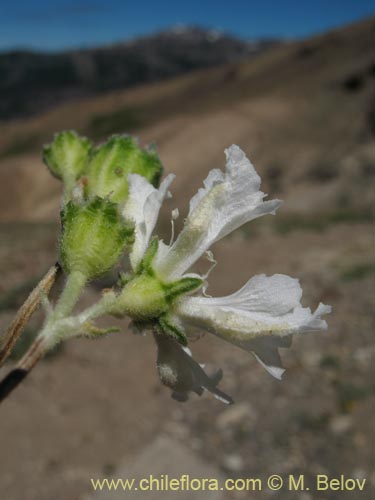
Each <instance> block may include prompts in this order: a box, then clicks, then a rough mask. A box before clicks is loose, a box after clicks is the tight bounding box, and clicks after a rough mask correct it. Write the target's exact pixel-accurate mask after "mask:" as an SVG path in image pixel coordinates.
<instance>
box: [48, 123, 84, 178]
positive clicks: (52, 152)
mask: <svg viewBox="0 0 375 500" xmlns="http://www.w3.org/2000/svg"><path fill="white" fill-rule="evenodd" d="M91 148H92V144H91V142H90V141H89V140H88V139H86V138H85V137H79V136H78V135H77V134H76V133H75V132H74V131H72V130H66V131H64V132H60V133H58V134H56V135H55V137H54V139H53V142H52V143H51V144H48V145H47V146H44V149H43V161H44V163H45V164H46V165H47V167H48V168H49V170H50V171H51V173H52V175H54V176H55V177H57V178H58V179H61V180H63V181H64V183H65V184H67V185H68V186H69V187H72V185H73V184H74V182H75V181H76V180H77V179H78V178H79V177H81V175H82V174H83V173H84V171H85V168H86V166H87V163H88V160H89V156H90V152H91Z"/></svg>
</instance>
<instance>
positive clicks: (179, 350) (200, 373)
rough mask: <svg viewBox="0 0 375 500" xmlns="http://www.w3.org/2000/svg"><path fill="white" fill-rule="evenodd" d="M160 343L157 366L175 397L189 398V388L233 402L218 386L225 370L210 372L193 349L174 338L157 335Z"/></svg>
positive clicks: (156, 337) (162, 378)
mask: <svg viewBox="0 0 375 500" xmlns="http://www.w3.org/2000/svg"><path fill="white" fill-rule="evenodd" d="M154 337H155V340H156V343H157V346H158V358H157V368H158V372H159V376H160V379H161V381H162V383H163V384H164V385H166V386H167V387H169V388H170V389H172V397H173V398H174V399H176V400H178V401H187V399H188V397H189V392H195V393H196V394H198V395H199V396H201V395H202V394H203V392H204V390H207V391H208V392H210V393H211V394H213V396H215V397H216V398H217V399H219V400H220V401H222V402H224V403H226V404H231V403H232V402H233V401H232V398H230V397H229V396H227V395H226V394H225V393H224V392H222V391H221V390H220V389H218V388H217V384H218V383H219V382H220V380H221V378H222V371H221V370H218V371H217V372H216V373H215V374H214V375H212V376H208V375H207V374H206V373H205V371H204V370H203V367H202V366H201V365H199V364H198V363H197V362H196V361H194V359H193V358H192V355H191V351H190V349H188V348H184V347H182V346H181V345H180V344H178V343H177V342H176V341H174V340H173V339H171V338H169V337H167V336H165V335H160V334H155V335H154Z"/></svg>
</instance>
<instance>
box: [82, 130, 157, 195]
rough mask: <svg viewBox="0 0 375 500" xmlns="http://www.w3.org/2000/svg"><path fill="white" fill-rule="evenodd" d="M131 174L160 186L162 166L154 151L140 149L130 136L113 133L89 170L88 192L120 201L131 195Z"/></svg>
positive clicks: (95, 154) (96, 151) (94, 158)
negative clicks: (129, 185) (129, 188)
mask: <svg viewBox="0 0 375 500" xmlns="http://www.w3.org/2000/svg"><path fill="white" fill-rule="evenodd" d="M128 174H139V175H142V176H143V177H145V178H146V179H147V180H148V181H149V182H151V183H152V184H154V185H158V183H159V180H160V177H161V174H162V165H161V163H160V160H159V157H158V156H157V154H156V153H155V152H154V151H146V150H142V149H141V148H139V146H138V145H137V143H136V141H135V140H134V139H133V138H132V137H129V136H113V137H111V138H110V139H109V140H108V141H107V142H106V143H105V144H103V145H102V146H100V147H99V148H97V149H96V150H95V152H94V154H93V156H92V158H91V160H90V163H89V166H88V170H87V188H86V189H87V191H86V192H87V195H88V196H100V197H101V198H108V199H109V200H111V201H113V202H115V203H120V202H123V201H125V200H126V198H127V195H128Z"/></svg>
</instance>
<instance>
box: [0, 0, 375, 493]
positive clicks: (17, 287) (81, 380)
mask: <svg viewBox="0 0 375 500" xmlns="http://www.w3.org/2000/svg"><path fill="white" fill-rule="evenodd" d="M374 12H375V8H374V6H373V4H372V2H367V1H361V2H358V1H354V0H345V1H338V0H334V1H330V2H326V1H320V0H317V1H315V2H297V1H294V0H285V1H283V2H270V1H264V2H255V1H240V0H237V1H236V0H234V1H233V2H231V3H230V5H229V4H228V2H224V1H218V0H216V1H213V0H207V1H205V2H198V1H196V0H191V1H190V2H185V3H182V2H174V3H172V2H170V1H163V0H158V1H155V2H143V1H139V2H135V3H132V2H128V1H120V0H118V1H117V0H107V1H104V0H92V1H90V0H79V1H77V2H73V1H71V0H60V1H49V2H47V1H46V0H35V1H33V2H22V1H21V2H20V1H19V2H10V1H7V0H5V2H3V3H2V7H1V25H2V26H1V33H0V50H1V52H0V270H1V281H0V327H1V331H4V329H5V328H6V326H7V325H8V323H9V322H10V320H11V319H12V317H13V315H14V314H15V311H16V310H17V308H18V307H19V306H20V305H21V304H22V301H23V300H24V299H25V298H26V296H27V294H28V292H29V291H30V290H31V289H32V287H33V286H34V285H35V283H37V281H38V279H39V278H40V277H41V275H42V274H43V273H44V272H45V271H46V269H47V268H48V267H49V266H50V265H51V264H52V263H53V262H54V261H55V260H56V256H57V243H56V241H57V235H58V231H59V197H60V193H61V185H60V184H59V183H58V181H56V180H55V179H53V178H52V177H51V176H50V175H49V173H48V172H47V170H46V168H45V167H44V166H43V164H42V161H41V147H42V145H43V144H44V143H46V142H49V141H50V140H51V138H52V135H53V133H54V132H57V131H60V130H63V129H67V128H73V129H75V130H77V131H78V132H79V133H82V134H85V135H87V136H89V137H90V138H92V139H95V140H97V141H101V140H102V139H104V138H106V137H107V136H108V135H110V134H112V133H131V134H134V135H136V136H137V137H138V138H139V140H140V142H141V144H142V145H147V144H149V143H153V142H154V143H156V145H157V148H158V151H159V154H160V157H161V159H162V162H163V164H164V166H165V171H166V172H175V173H176V174H177V178H176V180H175V181H174V184H173V195H174V196H173V198H172V200H170V201H168V203H166V206H165V207H164V209H163V214H162V219H161V221H160V232H161V233H162V234H163V235H164V236H165V237H166V238H167V239H168V238H169V233H170V223H169V219H170V211H171V210H172V209H174V208H175V207H179V209H180V213H181V217H180V220H181V221H182V220H183V217H184V216H185V214H186V210H187V205H188V201H189V199H190V197H191V196H192V195H193V194H194V193H195V192H196V190H197V189H198V187H199V186H200V185H201V183H202V180H203V179H204V178H205V176H206V174H207V172H208V171H209V170H210V169H211V168H214V167H218V168H222V167H223V165H224V154H223V151H224V148H225V147H227V146H229V145H230V144H232V143H236V144H238V145H240V146H241V147H242V148H243V149H244V151H245V152H246V153H247V154H248V156H249V157H250V158H251V160H252V161H253V162H254V164H255V166H256V168H257V170H258V172H259V174H260V175H261V177H262V180H263V185H262V189H263V191H265V192H267V193H269V195H270V196H272V197H277V198H281V199H283V200H284V201H285V203H284V205H283V206H282V208H281V209H280V210H279V212H278V215H277V216H276V217H263V218H262V219H260V220H257V221H253V222H251V223H249V224H248V225H245V226H244V227H242V228H240V229H239V230H237V231H236V232H235V233H234V234H232V235H231V236H229V237H227V238H226V239H225V240H224V241H221V242H220V243H218V244H216V246H215V247H214V249H213V250H214V255H215V258H216V259H217V260H218V262H219V264H218V266H217V267H216V268H215V269H214V271H213V272H212V274H211V275H210V278H211V281H210V289H209V292H210V293H211V294H213V295H215V294H224V293H230V292H232V291H234V290H236V289H238V288H239V287H240V286H241V285H242V284H243V283H244V282H245V281H246V280H247V278H248V277H250V276H252V275H254V274H259V273H266V274H272V273H277V272H280V273H286V274H289V275H291V276H293V277H296V278H299V279H300V280H301V284H302V286H303V289H304V298H303V304H304V305H305V306H311V307H313V308H315V307H316V305H317V303H318V302H319V301H322V302H325V303H327V304H331V305H332V306H333V313H332V314H331V315H330V316H329V317H328V318H327V319H328V323H329V329H328V331H327V332H323V333H318V334H310V335H308V336H305V337H304V338H296V339H295V340H294V342H293V346H292V348H291V349H290V350H286V351H285V352H283V353H282V355H283V359H284V364H285V367H286V368H287V372H286V374H285V376H284V379H283V381H282V382H279V381H277V380H274V379H272V378H271V377H270V375H268V374H267V373H266V371H265V370H263V369H262V367H261V366H260V365H259V364H257V362H256V361H255V359H254V358H253V357H251V356H250V355H248V354H247V353H245V352H242V351H240V350H239V349H237V348H235V347H233V346H230V345H226V344H224V343H223V342H222V341H219V340H216V339H214V338H211V337H212V336H205V337H204V338H202V339H201V340H199V342H194V343H193V344H192V350H193V353H194V355H195V358H196V359H197V360H198V361H199V362H205V363H207V366H208V367H210V366H215V367H221V368H222V369H223V370H224V379H223V381H222V383H221V388H222V389H223V390H224V391H226V392H228V393H229V394H231V395H232V396H233V398H234V399H235V401H236V404H235V405H233V406H231V407H227V406H225V405H223V404H222V403H220V402H218V401H216V400H215V399H213V398H212V397H210V395H208V394H205V395H203V397H201V398H199V397H192V398H191V399H190V401H189V402H187V403H185V404H181V403H177V402H175V401H173V400H172V399H171V398H170V395H169V392H168V390H166V389H164V388H163V387H161V386H160V383H159V381H158V378H157V373H156V368H155V356H156V353H155V346H154V344H153V340H152V338H150V337H138V336H134V335H133V334H131V333H130V331H128V330H127V325H126V324H125V323H124V322H123V323H122V324H121V326H122V327H123V333H121V334H117V335H113V336H109V337H107V338H105V339H102V340H98V341H95V342H90V341H87V340H86V341H85V340H82V341H81V340H79V341H77V340H74V341H71V342H68V343H66V344H65V345H64V346H62V347H61V348H59V349H58V350H57V351H56V352H54V353H53V354H52V355H50V356H49V357H48V358H47V359H45V360H44V361H43V362H41V363H40V365H39V366H38V367H37V368H35V371H34V372H33V373H32V374H31V375H30V377H29V378H28V379H27V380H26V381H25V382H24V383H23V384H22V385H21V386H20V387H19V388H18V389H17V390H16V391H15V392H14V394H12V396H11V397H10V398H9V399H8V400H7V401H6V402H5V403H4V404H3V405H2V406H1V412H0V422H1V423H0V440H1V448H0V497H1V498H3V499H4V500H21V499H22V500H51V499H52V498H53V499H54V500H76V499H77V500H89V499H91V498H99V497H97V496H95V495H93V492H92V488H91V486H90V478H91V477H105V476H107V477H108V476H109V477H111V476H114V477H118V476H120V477H126V475H127V474H129V471H131V473H132V474H133V475H137V474H138V475H140V476H144V475H146V474H148V473H149V472H150V471H151V469H152V467H155V464H157V466H159V472H160V473H164V474H170V476H174V477H179V476H180V475H181V474H183V473H187V472H188V471H189V470H190V469H191V470H192V471H193V472H194V473H195V475H196V476H198V477H199V472H200V475H201V476H209V477H218V478H221V477H233V478H236V477H260V478H266V477H267V476H268V475H270V474H281V475H286V474H292V473H294V474H298V475H299V474H305V476H306V482H307V483H309V482H312V484H314V479H313V478H315V476H316V474H328V475H329V476H330V477H339V476H340V474H345V475H347V476H349V477H355V478H360V479H361V478H367V481H368V483H369V482H370V481H374V480H375V477H374V476H371V474H374V472H373V470H374V468H373V465H374V464H373V458H374V457H373V452H374V449H373V438H374V433H373V430H374V429H373V415H374V409H375V408H374V386H373V373H371V368H372V367H371V365H374V342H373V328H372V327H373V321H372V316H371V305H372V300H371V294H373V292H374V271H375V263H374V260H373V243H374V238H373V226H372V208H371V202H372V201H373V195H374V174H375V156H374V143H373V138H374V133H375V108H374V76H375V64H374V57H373V56H374V54H373V47H374V36H373V33H374V17H371V15H372V14H373V13H374ZM180 224H181V223H180ZM101 284H102V283H101ZM97 294H98V284H95V283H94V284H93V285H92V287H91V288H90V289H89V290H88V291H87V293H86V295H85V297H84V299H83V303H86V304H88V303H90V302H91V301H93V300H95V298H96V297H97ZM41 319H42V318H41V316H40V314H36V315H35V317H34V318H33V319H32V321H31V323H30V324H29V325H28V327H27V329H26V332H25V335H24V338H23V339H22V340H21V341H20V342H19V344H18V345H17V346H16V349H15V352H14V353H13V361H15V360H16V359H17V357H19V356H20V355H21V354H22V352H24V350H25V348H26V347H27V345H28V343H29V342H30V339H32V338H33V335H35V333H36V331H37V329H38V327H39V325H40V322H41ZM10 366H11V364H8V365H7V366H6V367H5V370H4V369H3V371H2V372H0V373H1V374H4V373H5V372H6V370H7V369H8V368H9V367H10ZM123 495H124V494H123ZM173 495H174V496H173V498H191V499H193V498H204V495H205V493H200V496H198V497H195V496H194V495H193V493H191V494H189V495H190V496H189V495H188V496H186V494H185V496H183V495H182V494H181V495H180V494H178V493H174V494H173ZM215 495H216V496H209V497H208V493H207V497H208V498H216V499H219V498H220V499H225V500H227V499H228V500H229V499H232V498H257V499H259V498H261V499H263V498H264V499H267V498H268V497H269V498H271V497H272V496H273V497H274V494H273V495H272V494H271V492H269V491H267V490H265V491H262V492H261V493H246V494H243V493H242V494H241V493H233V492H232V493H231V494H229V493H228V494H224V493H223V492H221V493H220V494H215ZM277 495H278V496H277V497H278V498H281V499H289V498H299V499H301V500H311V499H314V500H315V499H318V500H319V499H322V500H323V499H331V498H332V499H336V498H339V497H340V498H341V497H343V498H344V497H346V496H345V495H344V494H343V493H341V492H340V493H339V495H338V494H337V492H331V493H330V492H320V493H319V492H315V491H313V489H312V490H311V491H309V492H307V491H306V492H296V493H291V492H288V491H283V490H282V491H280V492H278V493H277ZM337 495H338V496H337ZM347 495H348V496H349V495H350V494H349V493H348V494H347ZM351 495H352V496H351V498H357V496H356V493H353V494H351ZM358 496H359V497H360V498H363V499H370V498H373V497H372V495H371V489H370V485H369V484H368V485H367V487H366V488H365V491H363V492H362V493H361V494H360V495H359V493H358ZM100 498H111V499H113V498H117V497H116V496H115V494H114V493H112V494H109V495H108V497H105V496H104V494H103V495H102V496H100ZM118 498H124V496H122V497H121V496H118ZM127 498H130V496H127ZM136 498H155V499H156V498H169V497H168V495H167V494H166V493H164V494H163V495H162V497H160V496H150V495H146V494H145V495H144V497H142V495H141V494H138V496H136ZM171 498H172V497H171Z"/></svg>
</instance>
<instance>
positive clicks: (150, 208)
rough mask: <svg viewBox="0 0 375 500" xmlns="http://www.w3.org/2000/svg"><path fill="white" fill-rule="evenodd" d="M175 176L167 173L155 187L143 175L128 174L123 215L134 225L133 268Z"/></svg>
mask: <svg viewBox="0 0 375 500" xmlns="http://www.w3.org/2000/svg"><path fill="white" fill-rule="evenodd" d="M174 178H175V175H174V174H169V175H168V176H167V177H166V178H165V179H164V181H163V182H162V183H161V185H160V188H159V189H156V188H154V186H153V185H152V184H150V183H149V182H148V181H147V180H146V179H145V178H144V177H142V176H141V175H138V174H129V176H128V179H129V195H128V198H127V201H126V203H125V205H124V208H123V216H124V218H126V219H127V220H130V221H131V222H133V223H134V225H135V230H134V237H135V240H134V244H133V247H132V250H131V252H130V263H131V266H132V268H133V269H134V270H135V269H136V267H137V265H138V264H139V262H140V261H141V260H142V257H143V255H144V253H145V251H146V249H147V247H148V244H149V243H150V238H151V235H152V232H153V230H154V228H155V224H156V221H157V219H158V215H159V211H160V207H161V204H162V203H163V200H164V199H165V198H166V197H167V195H168V189H169V186H170V184H171V182H172V181H173V179H174Z"/></svg>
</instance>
